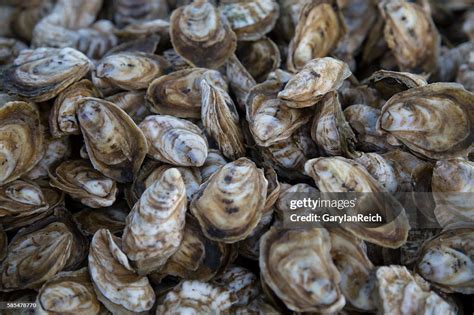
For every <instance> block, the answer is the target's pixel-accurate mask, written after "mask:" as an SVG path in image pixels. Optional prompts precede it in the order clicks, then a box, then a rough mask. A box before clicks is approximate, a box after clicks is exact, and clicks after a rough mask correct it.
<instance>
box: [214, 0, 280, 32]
mask: <svg viewBox="0 0 474 315" xmlns="http://www.w3.org/2000/svg"><path fill="white" fill-rule="evenodd" d="M219 11H220V12H221V14H222V15H223V16H224V17H225V18H226V19H227V21H228V22H229V24H230V27H231V28H232V30H233V31H234V32H235V34H236V35H237V38H238V39H239V40H242V41H243V40H246V41H249V40H258V39H260V38H262V37H263V36H264V35H265V34H266V33H268V32H270V31H271V30H272V29H273V27H274V26H275V23H276V20H277V18H278V14H279V6H278V3H277V2H276V1H275V0H253V1H239V0H226V1H222V2H221V4H220V5H219Z"/></svg>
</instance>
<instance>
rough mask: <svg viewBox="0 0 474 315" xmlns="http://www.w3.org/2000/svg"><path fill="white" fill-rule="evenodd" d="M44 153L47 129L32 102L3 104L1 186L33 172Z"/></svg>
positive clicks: (0, 112)
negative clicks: (44, 128) (44, 135)
mask: <svg viewBox="0 0 474 315" xmlns="http://www.w3.org/2000/svg"><path fill="white" fill-rule="evenodd" d="M43 150H44V137H43V126H42V125H41V122H40V117H39V112H38V110H37V109H36V107H35V106H34V105H33V104H32V103H28V102H23V101H7V102H6V103H4V104H1V103H0V162H1V163H0V170H1V171H0V185H4V184H6V183H8V182H11V181H13V180H15V179H17V178H19V177H20V176H22V175H23V174H25V173H27V172H28V171H30V170H31V169H32V168H33V167H34V166H35V165H36V163H38V162H39V161H40V160H41V158H42V156H43Z"/></svg>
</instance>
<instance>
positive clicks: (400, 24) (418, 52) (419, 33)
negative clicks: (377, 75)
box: [379, 0, 440, 72]
mask: <svg viewBox="0 0 474 315" xmlns="http://www.w3.org/2000/svg"><path fill="white" fill-rule="evenodd" d="M379 9H380V12H381V14H382V16H383V18H384V20H385V27H384V37H385V41H386V42H387V45H388V47H389V48H390V49H391V51H392V54H393V55H394V57H395V59H396V61H397V64H398V66H399V68H400V69H401V70H402V71H407V70H408V71H409V70H412V71H419V72H422V71H425V72H433V71H435V70H436V63H437V59H438V54H439V48H440V36H439V34H438V30H437V29H436V26H435V25H434V23H433V20H432V19H431V16H430V14H429V13H427V12H425V11H424V10H423V8H422V7H421V6H420V5H418V4H417V3H410V2H408V1H405V0H384V1H382V2H380V3H379Z"/></svg>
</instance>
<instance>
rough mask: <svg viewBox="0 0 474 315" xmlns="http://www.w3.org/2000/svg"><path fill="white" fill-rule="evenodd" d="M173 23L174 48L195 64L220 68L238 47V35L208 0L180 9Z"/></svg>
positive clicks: (174, 16) (171, 29)
mask: <svg viewBox="0 0 474 315" xmlns="http://www.w3.org/2000/svg"><path fill="white" fill-rule="evenodd" d="M170 23H171V25H170V35H171V43H172V44H173V48H174V49H175V50H176V52H177V53H178V54H179V55H181V57H183V58H184V59H186V60H187V61H188V62H189V63H191V64H192V65H194V66H197V67H204V68H211V69H212V68H217V67H219V66H221V65H222V64H224V62H225V61H226V60H227V58H229V57H230V56H231V55H232V54H233V53H234V51H235V48H236V46H237V36H236V35H235V33H234V32H233V31H232V30H231V28H230V26H229V24H228V23H227V22H226V21H225V20H224V18H223V17H221V16H220V14H219V11H218V10H217V9H216V8H215V7H214V6H213V5H212V4H211V3H209V2H207V0H195V1H194V2H192V3H191V4H188V5H186V6H182V7H179V8H177V9H176V10H174V11H173V13H172V14H171V20H170Z"/></svg>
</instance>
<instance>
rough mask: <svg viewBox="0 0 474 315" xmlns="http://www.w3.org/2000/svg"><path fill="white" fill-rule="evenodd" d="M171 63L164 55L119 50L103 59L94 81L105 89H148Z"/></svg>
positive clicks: (98, 65)
mask: <svg viewBox="0 0 474 315" xmlns="http://www.w3.org/2000/svg"><path fill="white" fill-rule="evenodd" d="M169 67H170V64H169V63H168V61H166V59H164V58H163V57H160V56H157V55H154V54H146V53H142V52H119V53H116V54H113V55H109V56H107V57H105V58H104V59H102V60H101V61H100V62H99V63H98V64H97V66H96V68H95V70H94V72H93V75H92V81H93V82H94V84H95V85H96V86H97V87H99V88H103V89H107V88H120V89H124V90H139V89H146V88H148V85H149V84H150V82H151V81H153V80H154V79H156V78H157V77H159V76H161V75H163V74H165V73H166V72H167V71H168V68H169Z"/></svg>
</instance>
